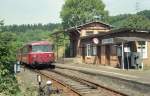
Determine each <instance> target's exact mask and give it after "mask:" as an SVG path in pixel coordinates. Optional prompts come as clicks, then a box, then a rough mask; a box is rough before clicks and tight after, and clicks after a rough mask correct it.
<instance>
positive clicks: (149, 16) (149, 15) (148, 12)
mask: <svg viewBox="0 0 150 96" xmlns="http://www.w3.org/2000/svg"><path fill="white" fill-rule="evenodd" d="M137 15H142V16H145V17H147V18H148V19H150V10H144V11H140V12H138V13H137Z"/></svg>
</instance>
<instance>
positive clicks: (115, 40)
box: [67, 21, 150, 69]
mask: <svg viewBox="0 0 150 96" xmlns="http://www.w3.org/2000/svg"><path fill="white" fill-rule="evenodd" d="M67 33H68V34H69V37H70V53H69V57H73V58H78V60H80V61H81V62H83V63H86V64H99V65H106V66H113V67H119V68H123V69H125V68H126V69H130V68H147V67H150V50H149V49H150V42H149V40H150V31H145V30H138V29H127V28H121V29H114V28H113V27H112V26H111V25H109V24H106V23H103V22H97V21H94V22H89V23H86V24H83V25H80V26H76V27H72V28H69V29H68V30H67Z"/></svg>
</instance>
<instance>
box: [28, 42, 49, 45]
mask: <svg viewBox="0 0 150 96" xmlns="http://www.w3.org/2000/svg"><path fill="white" fill-rule="evenodd" d="M48 44H50V43H49V42H48V41H36V42H31V43H28V44H27V45H48Z"/></svg>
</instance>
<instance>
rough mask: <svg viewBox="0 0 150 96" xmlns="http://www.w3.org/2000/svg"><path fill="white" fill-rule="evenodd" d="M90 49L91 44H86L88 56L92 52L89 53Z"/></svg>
mask: <svg viewBox="0 0 150 96" xmlns="http://www.w3.org/2000/svg"><path fill="white" fill-rule="evenodd" d="M89 50H91V44H87V45H86V56H91V53H89Z"/></svg>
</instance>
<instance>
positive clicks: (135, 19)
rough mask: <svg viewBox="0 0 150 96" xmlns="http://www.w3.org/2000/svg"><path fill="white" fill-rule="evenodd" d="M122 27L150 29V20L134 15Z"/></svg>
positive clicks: (124, 21) (125, 20)
mask: <svg viewBox="0 0 150 96" xmlns="http://www.w3.org/2000/svg"><path fill="white" fill-rule="evenodd" d="M120 27H127V28H136V29H150V20H149V19H148V18H146V17H144V16H141V15H132V16H129V17H128V18H126V19H124V20H123V21H122V23H120Z"/></svg>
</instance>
